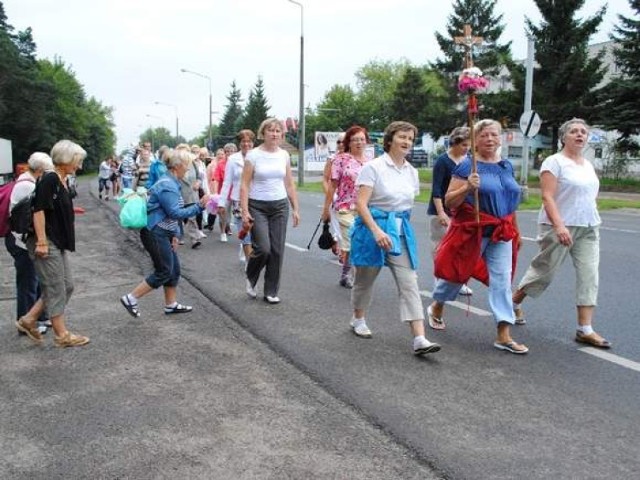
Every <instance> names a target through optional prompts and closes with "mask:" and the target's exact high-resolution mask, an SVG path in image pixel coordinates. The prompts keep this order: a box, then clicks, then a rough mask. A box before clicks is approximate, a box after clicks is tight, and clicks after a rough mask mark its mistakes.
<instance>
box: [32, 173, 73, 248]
mask: <svg viewBox="0 0 640 480" xmlns="http://www.w3.org/2000/svg"><path fill="white" fill-rule="evenodd" d="M33 211H34V212H39V211H44V219H45V232H46V234H47V240H49V241H50V242H53V244H54V245H55V246H56V247H58V248H59V249H60V250H69V251H70V252H74V251H75V249H76V235H75V227H74V219H75V215H74V213H73V202H72V201H71V196H70V195H69V191H68V190H67V188H66V187H65V186H64V185H63V184H62V181H61V180H60V177H59V176H58V174H57V173H55V172H50V173H46V174H44V175H43V176H42V177H41V178H40V181H38V183H37V184H36V191H35V198H34V201H33Z"/></svg>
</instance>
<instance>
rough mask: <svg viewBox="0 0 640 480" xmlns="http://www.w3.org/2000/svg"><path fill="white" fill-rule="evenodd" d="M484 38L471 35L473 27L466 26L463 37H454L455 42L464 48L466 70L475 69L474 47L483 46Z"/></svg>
mask: <svg viewBox="0 0 640 480" xmlns="http://www.w3.org/2000/svg"><path fill="white" fill-rule="evenodd" d="M483 40H484V39H483V38H482V37H474V36H473V34H472V33H471V25H469V24H468V23H467V24H465V26H464V29H463V30H462V37H453V41H454V42H455V43H456V44H458V45H462V46H463V47H464V64H465V67H464V68H471V67H473V47H474V45H481V44H482V42H483Z"/></svg>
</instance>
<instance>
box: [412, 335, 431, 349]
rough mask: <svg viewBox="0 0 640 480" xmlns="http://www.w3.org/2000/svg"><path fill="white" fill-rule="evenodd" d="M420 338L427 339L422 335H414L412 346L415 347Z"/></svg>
mask: <svg viewBox="0 0 640 480" xmlns="http://www.w3.org/2000/svg"><path fill="white" fill-rule="evenodd" d="M422 340H427V339H426V338H425V336H424V335H416V336H415V337H413V346H414V347H415V346H416V345H417V344H418V343H420V342H422ZM427 341H428V340H427Z"/></svg>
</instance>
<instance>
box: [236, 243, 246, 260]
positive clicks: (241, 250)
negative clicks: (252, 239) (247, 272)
mask: <svg viewBox="0 0 640 480" xmlns="http://www.w3.org/2000/svg"><path fill="white" fill-rule="evenodd" d="M238 260H240V263H244V262H246V261H247V257H246V256H245V254H244V248H242V245H240V250H239V251H238Z"/></svg>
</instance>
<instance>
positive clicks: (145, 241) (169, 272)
mask: <svg viewBox="0 0 640 480" xmlns="http://www.w3.org/2000/svg"><path fill="white" fill-rule="evenodd" d="M174 236H175V235H174V234H173V233H172V232H169V231H168V230H164V229H163V228H160V227H155V228H153V230H149V229H148V228H143V229H142V230H140V240H142V245H143V246H144V248H145V250H146V251H147V252H149V255H150V256H151V261H152V262H153V273H152V274H151V275H149V276H148V277H147V278H146V279H145V281H146V282H147V283H148V284H149V286H150V287H151V288H159V287H175V286H176V285H178V280H180V260H178V255H177V254H176V252H174V251H173V248H172V247H171V240H172V239H173V237H174Z"/></svg>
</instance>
